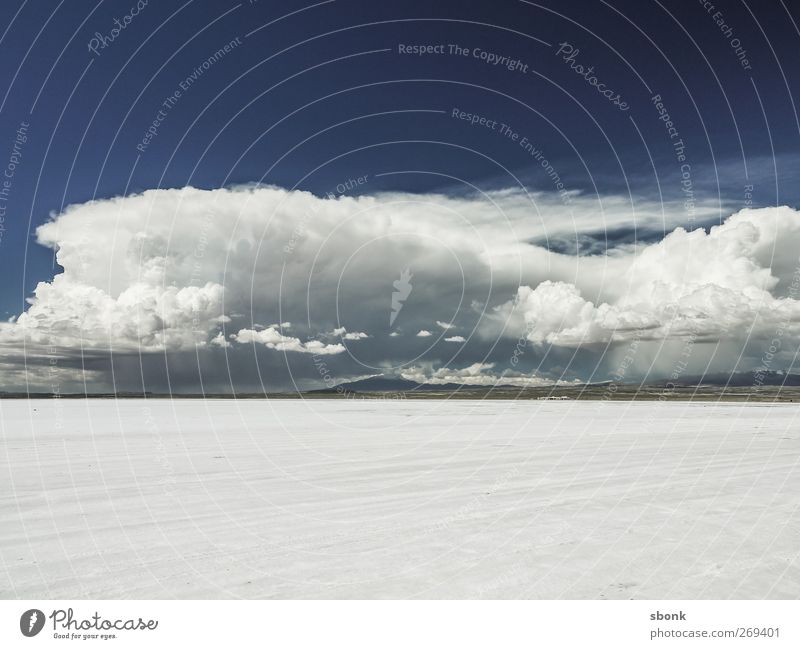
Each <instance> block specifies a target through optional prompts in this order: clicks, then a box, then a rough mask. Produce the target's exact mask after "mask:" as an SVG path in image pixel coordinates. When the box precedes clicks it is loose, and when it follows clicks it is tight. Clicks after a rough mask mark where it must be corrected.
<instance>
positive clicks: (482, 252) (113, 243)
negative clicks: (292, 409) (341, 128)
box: [0, 186, 800, 389]
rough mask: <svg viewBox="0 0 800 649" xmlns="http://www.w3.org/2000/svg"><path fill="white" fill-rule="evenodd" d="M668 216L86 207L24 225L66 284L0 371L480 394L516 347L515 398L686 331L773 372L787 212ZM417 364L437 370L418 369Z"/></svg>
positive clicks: (794, 254)
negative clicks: (201, 377)
mask: <svg viewBox="0 0 800 649" xmlns="http://www.w3.org/2000/svg"><path fill="white" fill-rule="evenodd" d="M712 207H713V206H711V205H703V204H698V213H699V214H700V215H701V216H702V217H703V218H711V215H712V214H713V212H714V210H713V209H712ZM716 207H717V209H718V208H719V205H717V206H716ZM684 219H685V214H684V213H683V210H682V208H681V206H680V205H670V204H666V205H662V204H654V203H649V202H647V201H642V200H637V201H635V203H632V202H631V201H630V200H627V201H626V200H625V199H623V198H620V197H594V198H593V197H587V196H581V195H574V196H572V197H571V200H570V204H569V205H568V206H565V205H564V204H563V203H561V201H560V199H559V198H558V197H557V196H552V195H548V194H541V193H539V194H527V193H525V192H521V191H517V190H504V191H496V192H491V193H487V194H484V195H477V196H470V197H452V196H445V195H438V194H429V195H418V194H399V193H393V194H379V195H374V196H360V197H356V198H353V197H347V196H340V197H338V198H336V199H330V198H320V197H317V196H314V195H312V194H310V193H307V192H301V191H287V190H284V189H280V188H276V187H263V186H259V187H255V186H246V187H234V188H226V189H217V190H200V189H195V188H191V187H187V188H183V189H161V190H150V191H146V192H144V193H142V194H136V195H131V196H127V197H118V198H112V199H107V200H98V201H91V202H88V203H84V204H80V205H72V206H70V207H68V208H66V209H65V210H64V211H63V212H62V213H61V214H57V215H55V216H53V217H52V219H51V220H50V221H49V222H47V223H46V224H44V225H42V226H40V227H39V228H38V229H37V232H36V235H37V241H38V243H39V244H41V245H43V246H47V247H49V248H52V249H54V250H55V251H56V257H57V261H58V263H59V264H60V265H61V266H62V267H63V272H61V273H59V274H57V275H56V276H55V277H54V278H53V279H52V280H50V281H43V282H40V283H39V284H38V285H37V287H36V289H35V290H34V292H33V294H32V295H31V297H30V298H29V306H28V308H27V310H26V311H25V312H24V313H22V314H19V315H18V316H17V317H15V318H12V319H11V320H10V321H9V322H5V323H2V324H0V363H1V364H2V365H3V367H4V368H5V370H6V373H5V376H6V377H10V378H8V380H9V381H13V382H15V384H16V385H19V383H20V376H24V375H25V373H24V372H22V373H21V370H20V368H21V367H27V366H28V365H29V364H34V365H35V364H37V363H38V364H39V365H42V364H43V363H45V362H46V359H48V358H54V357H55V358H57V360H58V363H57V365H58V368H59V369H60V370H63V372H65V373H72V376H74V377H77V378H85V373H86V372H87V371H89V370H87V367H88V366H87V365H86V364H85V363H83V360H85V359H86V357H87V354H89V355H91V357H92V358H101V357H103V356H104V355H106V356H111V355H115V356H116V355H120V356H125V355H134V356H136V357H138V358H139V359H140V364H141V367H142V368H144V369H143V370H142V372H145V373H146V372H148V369H147V365H148V364H149V363H154V362H155V361H151V360H150V359H153V358H159V357H160V358H162V359H163V358H166V359H167V360H168V361H170V363H171V367H173V368H176V367H179V368H186V367H190V366H191V365H192V364H194V365H195V366H198V367H199V366H201V365H203V366H204V367H205V366H208V367H212V368H213V367H219V366H220V365H219V360H218V358H219V355H222V358H225V359H227V367H226V370H227V371H226V377H227V376H230V380H231V381H232V382H233V383H232V385H231V388H232V389H237V387H238V381H239V379H237V376H238V374H237V372H240V371H241V373H242V376H244V375H245V374H247V373H248V372H249V374H247V376H249V377H251V378H248V379H244V378H242V379H241V381H250V380H251V379H252V377H254V376H258V377H259V380H260V377H261V376H262V372H261V370H260V369H258V371H257V372H256V370H254V369H253V368H252V367H251V365H252V363H253V362H255V363H256V364H257V365H258V368H261V367H262V366H264V367H268V369H269V372H268V374H269V376H270V378H271V379H274V380H275V381H276V384H279V385H294V384H295V381H296V380H300V381H302V382H305V383H304V384H307V385H313V384H314V383H315V381H316V382H318V381H319V372H318V369H317V367H316V366H315V362H316V361H315V359H316V357H318V356H326V357H327V358H328V359H329V362H330V365H329V366H327V367H326V372H335V373H336V374H337V379H340V380H346V379H347V378H349V377H351V376H363V375H367V374H370V373H375V372H378V371H380V372H385V371H387V368H389V371H393V372H395V373H397V374H400V373H402V372H406V373H407V374H408V373H410V374H409V375H415V376H423V375H424V376H425V377H427V378H428V379H429V380H441V381H444V382H459V381H460V382H468V381H472V383H470V384H473V385H474V384H491V381H493V380H495V379H496V378H497V377H500V376H503V377H506V376H507V371H508V370H510V369H511V368H509V367H508V365H509V360H510V358H511V352H512V351H513V349H514V348H515V346H517V347H518V346H519V345H520V341H523V342H524V345H523V346H524V347H525V349H524V353H521V352H518V353H516V354H515V359H516V360H517V361H519V363H520V364H519V365H517V364H515V366H514V368H513V369H514V372H516V373H517V374H515V375H514V377H511V378H514V379H515V380H518V381H519V383H518V384H519V385H523V384H524V383H523V382H524V381H526V380H529V379H530V380H531V381H537V380H546V379H541V378H540V376H541V375H542V374H544V375H548V376H556V377H558V376H560V375H561V374H562V373H563V372H568V373H569V374H570V375H571V376H588V375H589V373H590V372H594V371H595V368H597V367H604V363H605V364H606V365H607V364H608V363H607V362H606V361H607V360H609V359H612V358H613V353H614V349H615V348H616V347H618V346H620V345H624V344H625V343H626V342H629V341H631V340H633V339H636V340H645V341H653V342H654V343H658V345H653V346H652V348H648V351H647V354H650V357H649V358H644V357H643V358H642V359H641V361H642V366H643V367H645V366H650V365H652V364H653V362H654V361H656V360H658V358H657V356H658V355H662V356H663V355H665V354H672V355H674V353H675V351H674V348H673V347H672V346H671V345H672V344H673V343H679V342H680V341H681V340H685V339H686V338H687V337H691V338H692V339H693V340H696V341H698V342H699V343H702V344H707V345H715V346H716V347H715V348H714V350H712V351H709V352H708V353H707V354H706V356H703V354H704V353H706V352H704V351H703V349H704V348H702V349H701V348H700V347H698V349H697V350H695V352H694V353H695V356H696V359H697V361H698V363H700V361H701V360H703V359H706V360H707V359H708V358H712V356H713V360H714V363H716V364H717V366H718V367H719V368H728V369H732V368H733V367H735V366H739V367H741V363H742V362H743V359H744V362H750V363H751V364H753V365H755V364H757V360H758V357H759V355H760V353H761V347H763V343H765V342H766V344H769V343H770V341H772V340H773V339H774V338H776V337H778V338H780V340H781V352H780V353H779V354H778V356H777V357H776V363H779V364H780V363H782V364H783V365H786V364H787V363H789V362H791V352H792V351H793V349H794V348H796V343H797V340H798V337H800V302H798V298H800V274H798V270H797V269H798V265H799V263H798V250H800V214H798V212H797V211H796V210H794V209H791V208H789V207H776V208H763V209H747V210H742V211H739V212H737V213H735V214H733V215H732V216H729V217H728V218H727V219H725V220H724V222H723V223H721V224H718V225H715V226H714V227H711V228H710V229H704V228H696V229H692V230H688V229H685V228H684V227H682V225H681V224H682V223H684ZM634 224H635V227H636V228H637V231H642V232H645V231H646V232H648V233H650V234H651V235H652V233H657V232H661V234H660V235H659V236H657V237H655V239H654V240H651V238H648V239H647V240H646V241H645V242H644V243H642V242H639V241H636V240H635V239H634V240H631V239H630V237H627V236H625V237H622V236H621V237H618V238H617V239H616V243H615V242H614V241H612V240H611V239H609V241H607V242H603V239H602V233H603V232H608V231H612V230H613V231H619V230H620V229H621V228H631V226H632V225H634ZM684 225H685V223H684ZM598 233H600V234H598ZM570 237H572V238H573V239H574V240H576V241H577V240H585V239H586V238H587V237H589V238H591V239H592V240H593V241H594V242H595V244H597V245H593V246H592V247H591V249H592V252H593V254H588V255H586V254H564V252H563V250H565V249H569V246H567V247H566V248H564V247H563V246H562V247H561V248H559V247H558V246H553V245H551V244H552V243H553V242H555V241H560V242H563V241H566V240H568V239H569V238H570ZM601 243H602V244H603V245H602V247H601V248H598V246H599V245H600V244H601ZM556 248H558V249H559V250H562V252H556V251H555V250H556ZM403 277H406V278H410V279H407V283H408V286H407V291H406V293H407V296H406V297H405V298H404V300H403V301H402V308H401V309H397V308H396V307H397V305H396V304H394V303H393V295H396V292H397V291H396V283H397V282H398V281H402V278H403ZM404 294H405V293H404ZM394 301H395V302H396V300H394ZM392 316H393V317H392ZM259 322H282V323H284V324H285V325H286V326H283V325H279V324H275V325H270V326H267V327H262V326H260V325H258V323H259ZM289 322H291V323H292V325H291V334H289V333H287V332H288V330H289ZM454 329H455V330H456V331H458V332H459V335H453V334H454V331H453V330H454ZM462 334H463V335H462ZM558 350H564V352H565V353H564V354H560V352H559V351H558ZM720 350H722V351H720ZM559 354H560V355H559ZM781 354H782V355H783V356H781ZM175 359H178V360H177V361H176V360H175ZM215 359H217V360H215ZM78 361H80V362H78ZM737 364H738V365H737ZM317 365H318V363H317ZM423 366H424V367H428V368H431V367H439V369H438V370H436V371H435V372H434V371H433V370H430V369H429V370H426V371H425V372H423V374H420V370H419V369H418V368H419V367H423ZM159 367H160V366H159ZM248 367H249V368H250V369H247V370H245V368H248ZM459 367H460V368H462V369H461V370H458V369H448V368H459ZM464 368H468V370H469V371H466V370H465V369H464ZM607 369H608V371H610V370H611V368H607ZM775 369H779V368H778V367H776V368H775ZM490 370H491V371H490ZM97 371H98V372H100V370H97ZM137 371H138V370H137ZM154 371H155V370H154ZM203 371H204V372H205V371H207V370H205V369H204V370H203ZM32 377H33V378H36V377H35V372H33V371H31V372H28V374H27V376H26V378H27V379H31V378H32ZM94 378H95V379H96V380H97V381H98V382H99V383H101V384H102V383H103V381H107V379H108V377H107V376H104V375H102V372H100V374H98V375H96V376H95V377H94ZM139 378H141V377H139ZM76 380H77V379H76ZM226 380H227V379H226ZM415 380H416V379H415ZM475 381H487V382H488V383H475ZM134 383H136V382H135V381H134ZM139 383H141V381H139ZM248 385H249V384H248ZM9 387H12V386H7V389H8V388H9Z"/></svg>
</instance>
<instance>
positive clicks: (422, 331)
mask: <svg viewBox="0 0 800 649" xmlns="http://www.w3.org/2000/svg"><path fill="white" fill-rule="evenodd" d="M432 335H433V334H432V333H431V332H430V331H427V330H425V329H420V330H419V331H418V332H417V338H428V337H429V336H432Z"/></svg>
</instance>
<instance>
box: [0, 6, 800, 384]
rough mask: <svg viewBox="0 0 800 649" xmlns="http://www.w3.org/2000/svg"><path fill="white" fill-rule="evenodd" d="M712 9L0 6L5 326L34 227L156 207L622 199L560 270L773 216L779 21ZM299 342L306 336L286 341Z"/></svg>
mask: <svg viewBox="0 0 800 649" xmlns="http://www.w3.org/2000/svg"><path fill="white" fill-rule="evenodd" d="M714 5H715V6H714V7H713V8H711V5H710V3H705V4H704V3H702V2H699V3H698V2H676V1H673V2H641V1H639V2H634V1H624V0H623V1H609V2H608V3H606V2H602V1H594V2H571V3H560V2H552V1H551V2H546V1H543V2H539V3H533V2H530V3H529V2H501V3H496V2H463V1H459V2H435V3H432V2H415V1H412V2H387V3H372V2H366V1H346V0H335V1H330V2H320V3H317V4H314V3H312V2H299V3H294V2H291V3H287V2H281V3H277V2H267V1H264V0H258V1H256V2H252V3H250V2H242V3H238V2H210V1H201V0H195V1H191V0H190V1H188V2H185V3H181V2H174V3H156V2H154V1H153V0H151V1H150V2H148V3H144V2H141V3H140V4H139V6H138V7H137V5H136V3H135V2H133V0H129V1H127V2H96V3H82V6H81V7H76V6H75V3H69V2H61V3H58V4H55V3H43V2H6V3H4V4H3V7H2V9H0V11H2V13H3V20H2V21H0V24H2V25H5V26H6V27H5V28H4V29H5V32H4V33H3V34H2V41H0V48H2V51H3V55H4V66H3V67H2V71H0V75H2V77H3V78H2V83H0V88H4V89H5V93H4V97H3V98H2V104H0V134H2V140H0V162H4V161H5V159H6V157H8V159H9V160H12V156H14V155H16V156H17V160H18V161H19V164H16V165H15V167H14V170H13V176H12V177H11V178H10V186H9V187H8V192H7V196H8V200H7V202H6V206H7V209H6V217H5V220H4V222H3V226H4V230H3V237H2V241H1V242H0V272H2V276H3V277H4V282H3V284H2V290H0V310H2V312H3V313H4V314H5V316H4V317H6V318H8V317H11V316H14V315H17V314H20V313H22V311H23V310H25V309H26V308H29V307H28V305H27V303H26V300H27V299H29V298H31V296H32V295H33V293H34V290H35V288H36V286H37V284H38V283H39V282H43V281H50V280H52V278H53V277H54V275H56V274H58V273H60V272H61V270H62V268H61V267H59V266H58V265H56V264H55V259H54V255H53V250H52V249H51V248H48V247H46V246H43V245H40V243H37V240H36V234H35V230H36V228H37V226H39V225H41V224H43V223H45V222H47V221H48V220H49V219H50V218H51V215H56V214H59V213H61V212H62V211H63V210H64V208H65V207H66V206H67V205H71V204H84V203H87V202H88V201H92V200H97V199H107V198H110V197H115V196H128V195H133V194H137V193H140V192H143V191H145V190H152V189H158V188H181V187H186V186H192V187H195V188H200V189H207V190H212V189H218V188H222V187H230V186H238V185H243V184H253V183H257V184H261V185H269V186H276V187H279V188H283V189H287V190H307V191H310V192H312V193H313V194H315V195H316V196H319V197H322V196H325V195H326V194H328V193H334V194H337V193H340V192H338V191H337V186H338V187H341V188H343V190H344V191H342V192H341V193H342V194H345V195H347V196H348V197H357V196H359V195H370V196H375V195H383V194H384V193H387V192H389V193H392V192H398V193H402V194H403V195H422V196H428V195H432V194H435V195H444V196H447V197H451V198H453V199H460V198H463V197H469V196H472V195H474V194H475V193H476V192H503V191H506V190H509V189H514V190H516V191H524V192H532V193H541V194H542V195H546V196H547V197H549V198H542V205H544V206H545V207H548V209H550V208H552V209H551V212H550V213H552V214H553V215H554V216H553V217H552V219H553V220H555V219H557V218H560V217H558V216H557V214H556V212H557V209H556V208H557V206H558V200H553V201H552V203H551V202H548V201H549V200H550V199H553V197H555V199H557V198H558V192H559V189H560V188H561V191H564V192H570V193H571V194H570V195H574V196H581V197H583V198H585V199H586V200H589V201H595V203H597V204H599V203H602V201H604V200H606V199H607V202H608V204H615V205H616V204H617V203H615V201H622V204H624V202H625V201H627V202H628V208H629V211H630V213H631V214H632V215H633V216H632V218H629V219H627V220H625V219H622V220H621V221H620V222H619V223H616V224H615V225H614V226H613V227H609V226H608V224H607V222H606V221H605V220H604V219H603V218H600V217H599V216H598V218H597V225H596V226H595V227H593V226H592V224H591V218H590V217H588V216H587V217H586V218H585V219H584V220H582V221H581V222H580V226H579V227H578V226H575V227H574V228H571V230H570V228H567V230H568V232H567V233H566V235H565V234H564V233H563V232H562V231H561V230H563V228H561V229H559V228H558V227H556V228H555V229H554V231H553V232H552V233H544V234H540V235H531V237H532V238H531V240H530V241H529V243H531V244H535V245H537V246H543V247H545V248H547V247H549V248H550V250H551V251H553V252H560V253H564V254H567V255H570V254H574V253H575V251H578V252H581V253H586V254H590V253H591V254H604V253H606V252H608V250H612V251H613V249H615V248H616V247H618V245H628V244H630V243H631V242H633V241H638V242H639V243H646V244H649V243H657V242H658V241H660V240H661V239H663V237H664V236H665V235H666V234H667V233H668V232H670V231H672V230H673V229H674V228H676V227H679V226H683V227H685V228H686V229H689V230H691V229H694V228H699V227H702V228H706V229H708V227H710V226H711V225H713V224H719V223H721V222H723V221H724V220H725V219H726V218H727V217H728V216H729V215H730V214H731V213H733V212H736V211H737V210H739V209H741V208H742V207H747V206H752V207H768V206H776V205H789V206H791V207H795V206H796V204H797V202H798V200H799V199H800V190H798V184H797V182H796V177H797V174H796V172H797V169H798V160H799V158H798V151H799V150H800V149H799V148H798V145H800V123H799V122H798V114H797V110H796V106H795V95H796V90H797V87H798V70H797V65H796V61H797V57H796V52H797V45H798V39H800V32H798V27H797V24H796V23H797V21H798V20H800V16H799V15H798V14H797V12H796V10H795V9H794V8H792V7H791V6H790V5H788V4H786V5H784V3H782V2H775V3H761V4H757V3H752V2H751V3H744V2H738V1H737V2H734V1H729V2H722V1H720V2H715V3H714ZM115 20H117V21H119V22H118V23H115ZM123 24H124V25H125V26H124V28H123V29H120V30H118V32H114V31H113V30H114V28H115V27H116V26H117V25H123ZM413 46H422V47H423V48H426V47H427V48H428V50H427V52H423V53H422V54H419V53H410V52H409V51H408V50H409V49H412V50H413V49H414V48H413ZM226 48H227V49H226ZM220 51H222V52H223V53H222V54H219V52H220ZM502 57H506V58H505V59H503V58H502ZM498 60H500V61H505V62H506V63H507V64H508V65H504V64H502V63H501V64H499V65H495V64H494V62H495V61H498ZM515 61H518V62H519V63H518V64H514V62H515ZM509 67H511V68H514V69H509ZM589 68H591V71H589ZM599 84H602V85H601V88H602V89H603V90H609V93H608V94H609V95H612V96H614V97H618V98H619V101H624V104H625V109H624V110H621V109H620V106H619V105H618V104H619V101H617V104H616V105H615V103H614V101H613V100H609V98H608V97H607V96H605V95H604V94H603V93H602V92H601V91H600V89H598V87H597V86H598V85H599ZM656 97H657V98H656ZM472 116H475V121H476V123H475V124H473V123H472V121H473V118H472ZM481 118H482V121H481ZM667 120H669V122H670V124H668V123H667ZM492 125H494V126H492ZM502 125H506V128H503V127H502ZM21 126H23V127H24V134H25V136H26V138H27V139H26V141H25V142H19V141H17V140H18V138H17V133H18V131H19V129H20V127H21ZM151 127H152V129H151ZM148 129H151V131H150V133H149V135H148ZM670 129H672V130H670ZM3 143H5V144H3ZM15 143H16V146H17V151H16V154H15V151H14V147H15ZM526 143H529V146H528V147H527V148H526V146H525V144H526ZM3 146H5V149H4V148H3ZM4 151H7V152H8V155H7V156H6V155H5V154H4ZM542 159H545V161H546V162H547V163H548V164H547V165H542V164H541V161H542ZM548 165H549V169H550V171H548ZM358 178H365V180H364V181H363V182H361V183H358V182H356V183H353V184H352V185H351V183H349V182H348V181H350V180H357V179H358ZM556 179H557V180H556ZM557 182H559V183H561V185H558V186H556V183H557ZM687 200H688V201H689V202H688V203H687V202H686V201H687ZM644 204H647V205H650V206H652V205H655V206H661V211H662V215H661V218H660V220H659V218H657V217H658V214H656V216H655V217H653V218H652V219H649V220H648V219H644V220H643V221H642V222H638V221H637V220H636V213H637V210H638V206H639V205H644ZM665 205H666V206H667V208H666V210H665V208H664V206H665ZM553 206H555V207H553ZM682 206H683V207H682ZM562 207H563V205H562ZM647 209H650V208H649V207H648V208H647ZM647 209H645V210H644V211H645V212H646V211H647ZM654 209H655V212H658V209H657V207H656V208H654ZM664 211H668V212H670V216H669V217H667V216H664V214H663V212H664ZM681 212H683V214H681ZM109 218H112V217H109ZM537 218H539V217H537ZM564 218H567V217H566V216H564ZM570 218H574V215H573V216H571V217H570ZM290 231H291V228H290ZM551 234H552V236H551ZM551 239H552V241H551ZM598 242H599V243H598ZM86 245H87V246H91V245H102V244H94V243H91V241H89V240H87V244H86ZM400 270H402V269H398V272H399V271H400ZM393 272H394V270H393ZM212 274H213V273H212ZM209 276H210V275H209ZM781 281H784V280H781ZM784 283H785V281H784ZM520 285H524V282H523V283H521V284H520ZM534 288H535V287H534ZM226 290H228V287H227V286H226ZM389 290H391V289H389ZM418 292H419V291H418ZM513 296H514V293H513V291H512V292H511V293H510V294H509V295H508V296H506V298H503V297H502V296H501V295H497V296H496V297H495V299H494V301H493V302H492V303H491V304H490V305H489V306H490V307H491V308H495V307H501V306H502V305H503V304H504V303H505V302H507V301H508V300H510V299H512V298H513ZM272 320H273V321H274V322H279V318H278V314H277V313H276V314H275V316H274V317H273V318H272ZM253 322H255V321H253ZM253 322H251V325H252V324H253ZM259 324H260V325H261V326H266V325H267V324H268V323H266V322H264V323H259ZM320 329H321V326H318V327H315V326H314V323H313V322H311V321H309V322H307V331H306V332H304V333H305V335H307V336H315V335H316V334H320V333H322V332H321V331H320ZM234 333H235V332H234ZM225 335H228V333H227V332H226V334H225ZM512 339H513V336H512ZM483 344H484V345H486V341H485V340H484V343H483ZM376 353H377V352H376ZM552 353H553V354H556V355H558V350H553V352H552ZM577 353H578V355H579V356H580V355H583V354H586V353H588V352H586V350H579V352H577ZM592 353H595V352H592ZM543 355H546V354H544V352H543ZM572 355H573V352H572V351H571V352H569V354H568V359H567V360H569V358H571V357H572ZM602 355H603V354H602V353H601V356H602ZM401 356H402V354H401ZM755 357H758V353H756V354H755ZM504 358H505V357H504ZM593 358H594V357H593ZM374 360H375V361H376V363H377V361H378V360H379V359H377V358H375V359H374ZM434 360H435V361H437V362H444V360H446V359H443V357H442V355H441V354H439V355H437V356H436V358H435V359H431V362H433V361H434ZM466 360H470V361H474V362H487V363H495V367H498V366H499V365H502V362H501V363H499V365H498V361H497V359H490V360H489V361H487V360H486V357H485V355H478V356H475V357H470V358H469V359H465V361H464V362H466ZM562 361H563V359H561V360H559V361H558V362H557V363H554V364H553V367H556V368H562V367H563V366H564V365H563V362H562ZM383 362H388V359H383ZM595 363H596V361H589V364H588V365H586V363H584V364H583V365H582V366H581V367H582V368H583V369H582V370H581V371H579V372H577V373H575V374H570V375H569V376H570V377H571V378H574V377H575V376H582V377H583V378H585V377H586V376H587V371H588V370H587V369H586V368H587V367H594V364H595ZM731 367H733V365H731ZM729 369H730V368H729ZM343 371H344V370H343ZM365 371H366V370H363V371H356V369H353V370H352V375H353V376H355V375H360V374H363V373H365ZM548 371H549V370H548ZM312 375H313V373H312Z"/></svg>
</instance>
